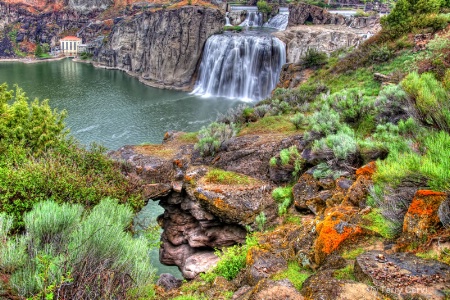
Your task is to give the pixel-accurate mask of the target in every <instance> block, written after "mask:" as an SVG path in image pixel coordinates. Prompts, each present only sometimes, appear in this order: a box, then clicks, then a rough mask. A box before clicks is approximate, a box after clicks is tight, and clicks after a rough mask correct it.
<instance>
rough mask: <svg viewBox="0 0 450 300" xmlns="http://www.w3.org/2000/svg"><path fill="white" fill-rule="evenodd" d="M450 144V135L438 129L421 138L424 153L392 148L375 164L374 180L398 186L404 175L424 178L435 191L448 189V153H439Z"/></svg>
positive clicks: (449, 187) (449, 162)
mask: <svg viewBox="0 0 450 300" xmlns="http://www.w3.org/2000/svg"><path fill="white" fill-rule="evenodd" d="M449 147H450V135H449V134H448V133H446V132H443V131H440V132H438V133H431V134H429V135H428V136H427V137H425V138H424V141H423V149H425V152H424V154H423V155H420V154H417V153H415V152H411V153H402V152H399V151H392V152H391V153H390V154H389V156H388V158H387V159H386V160H384V161H381V162H379V163H378V164H377V172H376V173H375V175H374V180H375V182H377V183H385V184H390V185H392V186H393V187H395V186H397V185H398V184H400V183H401V182H402V180H403V179H405V178H410V177H413V178H424V179H425V180H426V185H427V186H428V187H429V188H430V189H433V190H436V191H446V190H449V189H450V172H448V170H449V168H450V157H449V156H448V155H442V153H446V151H447V150H448V149H450V148H449Z"/></svg>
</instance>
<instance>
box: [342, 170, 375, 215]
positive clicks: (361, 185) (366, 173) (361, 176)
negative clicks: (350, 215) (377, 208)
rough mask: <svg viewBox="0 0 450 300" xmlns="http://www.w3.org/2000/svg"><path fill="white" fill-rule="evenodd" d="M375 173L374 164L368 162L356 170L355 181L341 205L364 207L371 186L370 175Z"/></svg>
mask: <svg viewBox="0 0 450 300" xmlns="http://www.w3.org/2000/svg"><path fill="white" fill-rule="evenodd" d="M375 171H376V164H375V162H370V163H368V164H366V165H365V166H362V167H361V168H359V169H357V170H356V172H355V173H356V176H357V178H356V181H355V182H354V183H353V184H352V186H351V187H350V188H349V189H348V191H347V194H346V195H345V198H344V201H343V204H344V205H353V206H356V207H364V206H365V205H366V198H367V194H368V193H369V187H370V186H371V185H372V175H373V174H374V173H375Z"/></svg>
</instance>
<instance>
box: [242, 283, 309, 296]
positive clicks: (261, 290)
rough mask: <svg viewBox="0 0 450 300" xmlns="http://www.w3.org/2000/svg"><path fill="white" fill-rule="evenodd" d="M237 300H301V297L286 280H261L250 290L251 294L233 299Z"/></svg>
mask: <svg viewBox="0 0 450 300" xmlns="http://www.w3.org/2000/svg"><path fill="white" fill-rule="evenodd" d="M233 299H239V300H244V299H248V300H261V299H267V300H278V299H286V300H303V297H302V295H301V294H300V293H299V292H298V291H297V290H296V289H295V287H294V286H293V285H292V283H291V282H290V281H289V280H288V279H283V280H279V281H273V280H268V279H263V280H261V281H260V282H258V284H257V285H256V286H255V287H254V288H253V289H252V291H251V293H248V292H247V293H246V294H244V295H243V296H241V297H236V298H235V297H233Z"/></svg>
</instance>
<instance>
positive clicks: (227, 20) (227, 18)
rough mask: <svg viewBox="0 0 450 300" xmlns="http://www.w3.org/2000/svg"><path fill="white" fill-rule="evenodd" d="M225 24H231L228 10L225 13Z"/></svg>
mask: <svg viewBox="0 0 450 300" xmlns="http://www.w3.org/2000/svg"><path fill="white" fill-rule="evenodd" d="M225 26H231V23H230V18H229V17H228V12H227V13H226V14H225Z"/></svg>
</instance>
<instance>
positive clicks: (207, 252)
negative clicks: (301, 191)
mask: <svg viewBox="0 0 450 300" xmlns="http://www.w3.org/2000/svg"><path fill="white" fill-rule="evenodd" d="M181 137H182V133H171V134H166V138H165V142H164V143H163V144H162V145H152V146H125V147H123V148H121V149H119V150H118V151H116V152H113V153H111V154H110V156H111V157H112V158H114V159H116V160H119V161H123V162H125V163H126V165H127V166H128V167H127V173H126V175H127V176H128V177H130V178H133V179H134V180H140V181H141V182H142V184H143V188H144V197H145V198H147V199H154V200H160V202H159V205H161V206H162V207H163V208H164V209H165V211H164V214H163V215H161V216H159V217H158V222H159V224H160V225H161V227H162V228H163V234H162V236H161V241H162V245H161V248H160V260H161V262H162V263H164V264H167V265H176V266H178V267H179V268H180V270H181V272H182V273H183V276H184V277H185V278H189V279H192V278H194V277H195V276H197V275H198V274H199V273H201V272H205V271H206V270H207V269H208V268H210V267H211V266H213V265H214V264H215V263H216V262H217V257H216V256H215V254H214V249H216V248H219V249H221V248H223V247H227V246H231V245H234V244H238V243H243V242H245V237H246V234H247V231H246V229H245V228H246V226H250V227H251V228H256V224H255V218H256V216H257V215H258V214H260V212H261V211H264V212H265V215H266V218H267V225H270V224H273V223H274V222H275V221H276V219H277V204H276V203H275V202H274V200H273V199H272V196H271V191H272V189H273V187H274V181H279V179H280V178H281V177H282V175H283V172H285V171H283V170H281V169H280V170H278V169H277V170H269V160H270V158H271V157H273V156H275V155H276V154H277V153H279V151H280V150H281V149H282V148H285V147H290V146H293V145H299V143H300V142H301V137H300V136H291V137H286V136H283V135H280V136H277V135H272V136H244V137H236V138H233V139H231V140H230V141H229V142H228V143H227V145H224V146H223V149H222V150H221V155H220V157H217V158H216V160H214V161H208V160H204V159H202V158H201V157H200V156H199V153H198V151H195V150H194V147H193V144H186V142H183V140H182V138H181ZM217 167H219V168H223V169H225V170H228V171H237V172H239V173H240V176H243V177H244V179H245V180H246V183H245V184H242V183H239V182H236V183H230V182H226V183H224V182H220V181H214V180H211V179H210V177H209V176H208V174H209V172H211V170H213V168H217ZM247 174H251V175H250V176H248V175H247ZM246 175H247V176H246ZM244 179H243V180H244ZM247 180H248V181H247Z"/></svg>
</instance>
